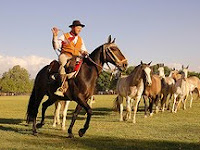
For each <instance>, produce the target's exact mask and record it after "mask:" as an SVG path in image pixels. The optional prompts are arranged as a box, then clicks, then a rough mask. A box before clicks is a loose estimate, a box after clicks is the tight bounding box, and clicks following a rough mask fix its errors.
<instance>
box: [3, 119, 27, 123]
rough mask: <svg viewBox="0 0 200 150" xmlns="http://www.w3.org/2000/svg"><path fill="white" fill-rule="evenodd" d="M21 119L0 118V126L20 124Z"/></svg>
mask: <svg viewBox="0 0 200 150" xmlns="http://www.w3.org/2000/svg"><path fill="white" fill-rule="evenodd" d="M22 121H24V120H22V119H13V118H9V119H7V118H0V124H20V123H22Z"/></svg>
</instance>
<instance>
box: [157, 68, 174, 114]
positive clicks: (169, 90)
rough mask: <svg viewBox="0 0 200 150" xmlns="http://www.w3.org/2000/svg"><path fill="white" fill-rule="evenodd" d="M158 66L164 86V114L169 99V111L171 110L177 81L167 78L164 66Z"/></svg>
mask: <svg viewBox="0 0 200 150" xmlns="http://www.w3.org/2000/svg"><path fill="white" fill-rule="evenodd" d="M157 66H158V71H159V76H160V78H161V84H162V92H161V93H162V99H161V111H162V112H164V110H165V105H166V101H167V99H169V102H168V107H167V109H168V110H169V105H170V100H171V98H172V96H173V88H174V85H175V80H174V79H173V78H172V77H165V73H164V64H157Z"/></svg>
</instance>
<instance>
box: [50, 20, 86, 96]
mask: <svg viewBox="0 0 200 150" xmlns="http://www.w3.org/2000/svg"><path fill="white" fill-rule="evenodd" d="M69 27H70V28H71V31H70V32H69V33H63V35H61V36H60V37H59V38H58V33H59V29H58V28H56V27H54V28H53V29H52V33H53V40H52V43H53V48H54V50H60V55H59V64H60V67H59V74H60V78H61V84H60V87H59V88H58V89H57V91H56V92H55V94H56V95H58V96H62V97H64V94H63V92H64V89H63V85H64V84H63V82H65V80H66V78H70V77H71V76H73V75H74V74H75V73H76V71H74V72H71V73H69V74H66V71H65V65H66V63H67V61H68V60H69V59H71V58H72V56H85V55H86V54H87V49H86V47H85V44H84V41H83V39H82V38H81V37H80V36H79V33H80V32H81V30H82V28H83V27H85V25H83V24H81V22H80V21H79V20H74V21H73V23H72V25H70V26H69Z"/></svg>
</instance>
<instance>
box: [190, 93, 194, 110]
mask: <svg viewBox="0 0 200 150" xmlns="http://www.w3.org/2000/svg"><path fill="white" fill-rule="evenodd" d="M189 94H190V98H191V99H190V108H192V101H193V99H194V98H193V95H192V92H191V91H190V93H189Z"/></svg>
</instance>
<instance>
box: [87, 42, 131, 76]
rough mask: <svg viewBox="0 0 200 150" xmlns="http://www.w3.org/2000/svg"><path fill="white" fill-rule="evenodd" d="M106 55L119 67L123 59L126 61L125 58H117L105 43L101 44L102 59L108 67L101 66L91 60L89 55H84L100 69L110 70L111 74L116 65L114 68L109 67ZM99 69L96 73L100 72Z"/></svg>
mask: <svg viewBox="0 0 200 150" xmlns="http://www.w3.org/2000/svg"><path fill="white" fill-rule="evenodd" d="M107 55H108V56H109V57H110V59H111V60H112V61H113V62H114V63H115V65H116V66H117V67H120V66H121V65H120V64H122V63H123V62H124V61H127V59H123V60H119V58H118V57H117V56H116V55H115V54H114V53H113V51H112V50H111V48H110V46H106V45H105V44H104V45H103V61H104V62H105V63H106V65H107V66H108V68H109V69H107V68H103V67H102V66H101V65H99V64H97V63H96V62H95V61H93V59H92V58H90V57H89V55H87V56H86V57H87V58H88V59H89V60H90V61H91V62H92V63H93V64H95V65H96V66H97V67H99V68H101V69H102V70H101V71H103V70H106V71H108V72H111V74H113V73H114V72H115V71H116V67H115V68H114V69H111V67H110V66H109V64H108V62H107V61H106V57H107ZM97 70H98V69H97ZM101 71H99V70H98V74H100V72H101ZM111 77H112V76H111Z"/></svg>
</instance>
